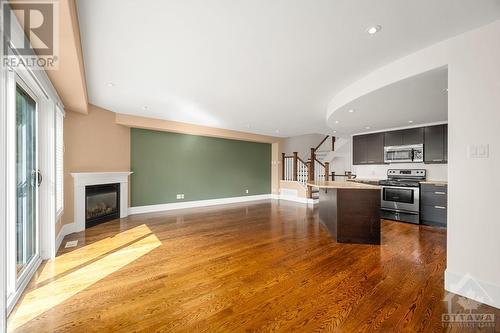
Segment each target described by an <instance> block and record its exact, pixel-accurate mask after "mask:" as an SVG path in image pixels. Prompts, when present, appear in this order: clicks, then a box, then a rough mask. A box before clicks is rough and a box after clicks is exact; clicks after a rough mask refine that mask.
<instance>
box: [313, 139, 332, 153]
mask: <svg viewBox="0 0 500 333" xmlns="http://www.w3.org/2000/svg"><path fill="white" fill-rule="evenodd" d="M329 137H330V136H329V135H327V136H325V138H324V139H323V140H321V142H320V143H319V145H317V146H316V148H314V150H315V151H316V150H318V148H319V147H321V145H322V144H323V143H324V142H325V141H326V139H328V138H329Z"/></svg>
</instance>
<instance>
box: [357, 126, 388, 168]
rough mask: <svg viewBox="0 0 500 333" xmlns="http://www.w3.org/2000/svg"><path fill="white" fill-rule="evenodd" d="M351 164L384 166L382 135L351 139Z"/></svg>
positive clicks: (358, 136)
mask: <svg viewBox="0 0 500 333" xmlns="http://www.w3.org/2000/svg"><path fill="white" fill-rule="evenodd" d="M352 150H353V155H352V156H353V164H355V165H359V164H384V133H373V134H365V135H356V136H354V137H353V138H352Z"/></svg>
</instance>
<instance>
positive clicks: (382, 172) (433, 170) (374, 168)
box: [352, 163, 448, 181]
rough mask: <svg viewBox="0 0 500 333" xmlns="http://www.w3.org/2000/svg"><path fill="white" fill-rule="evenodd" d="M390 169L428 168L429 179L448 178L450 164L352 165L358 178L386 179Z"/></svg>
mask: <svg viewBox="0 0 500 333" xmlns="http://www.w3.org/2000/svg"><path fill="white" fill-rule="evenodd" d="M388 169H426V170H427V179H429V180H444V181H446V180H448V164H424V163H395V164H384V165H353V166H352V171H353V173H354V174H356V175H357V177H358V178H373V179H385V178H387V170H388Z"/></svg>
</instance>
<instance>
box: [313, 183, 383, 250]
mask: <svg viewBox="0 0 500 333" xmlns="http://www.w3.org/2000/svg"><path fill="white" fill-rule="evenodd" d="M307 185H308V186H312V187H316V188H319V218H320V221H321V223H322V224H323V225H324V226H325V227H326V229H327V230H328V231H329V233H330V235H331V236H332V238H334V239H335V240H336V241H337V242H339V243H358V244H380V190H381V187H380V186H375V185H368V184H362V183H355V182H338V181H318V182H309V183H308V184H307Z"/></svg>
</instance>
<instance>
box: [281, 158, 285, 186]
mask: <svg viewBox="0 0 500 333" xmlns="http://www.w3.org/2000/svg"><path fill="white" fill-rule="evenodd" d="M281 180H285V153H281Z"/></svg>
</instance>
